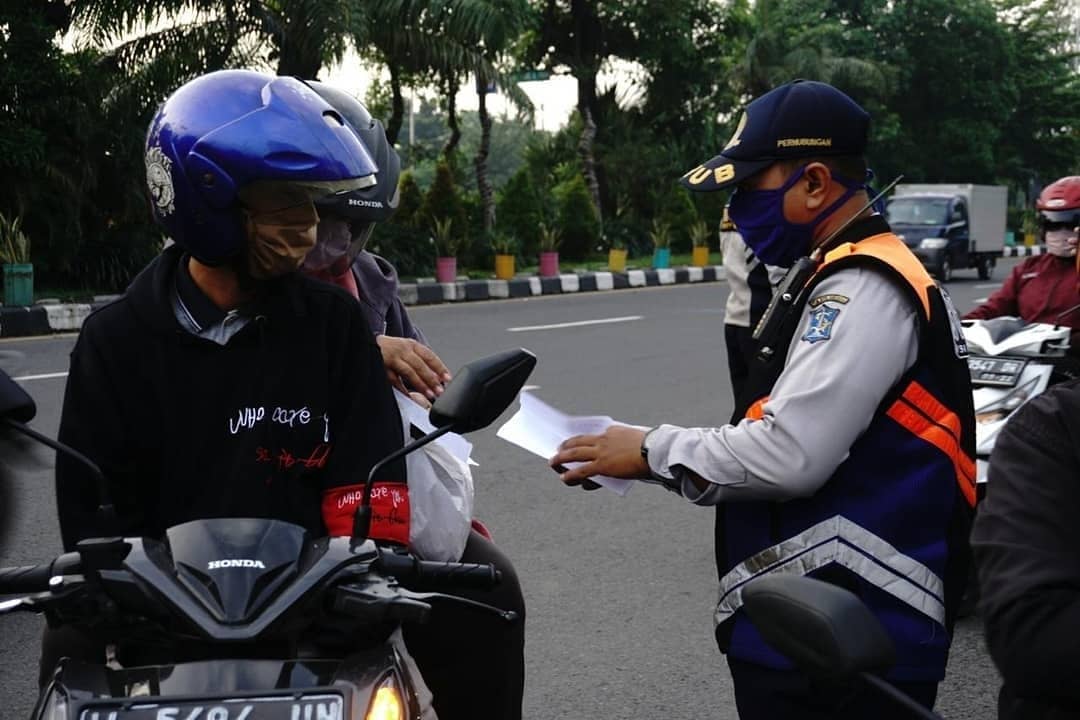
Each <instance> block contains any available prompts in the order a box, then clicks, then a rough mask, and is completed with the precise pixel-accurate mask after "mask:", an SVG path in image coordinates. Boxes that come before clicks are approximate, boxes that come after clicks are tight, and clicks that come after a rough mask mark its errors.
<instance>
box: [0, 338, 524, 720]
mask: <svg viewBox="0 0 1080 720" xmlns="http://www.w3.org/2000/svg"><path fill="white" fill-rule="evenodd" d="M535 364H536V357H535V356H534V355H533V354H532V353H530V352H528V351H526V350H522V349H519V350H512V351H507V352H504V353H500V354H497V355H493V356H490V357H487V358H483V359H480V360H477V361H474V362H472V363H469V364H468V365H466V366H465V367H464V368H463V369H462V370H461V371H460V372H459V373H458V374H457V375H456V376H455V378H454V380H453V382H451V383H450V384H449V385H448V386H447V388H446V391H445V392H444V393H443V395H441V396H440V397H439V398H438V399H437V400H436V401H435V403H434V404H433V406H432V408H431V411H430V416H429V417H430V420H431V423H432V425H433V426H434V427H435V430H433V431H432V432H430V433H428V434H426V435H423V436H422V437H420V438H418V439H415V440H413V441H412V442H409V443H408V444H407V445H405V446H404V447H402V448H401V449H399V450H397V451H395V452H393V453H391V454H390V455H388V456H387V457H385V458H384V459H382V460H381V461H379V462H378V463H376V464H375V466H374V467H373V468H372V469H371V473H370V474H369V476H368V482H367V484H366V485H365V489H364V493H363V498H362V500H361V502H360V504H359V506H358V507H357V510H356V515H355V518H354V524H353V532H352V536H351V537H331V538H311V537H309V536H308V533H307V531H305V530H304V529H303V528H301V527H298V526H296V525H292V524H290V523H287V522H282V521H278V520H269V519H253V518H230V519H211V520H194V521H191V522H187V523H183V524H181V525H178V526H175V527H172V528H170V529H169V530H168V531H167V533H166V537H165V538H138V537H127V538H119V537H110V538H94V539H87V540H83V541H81V542H79V543H78V545H77V549H76V551H75V552H71V553H65V554H63V555H60V556H59V557H57V558H56V559H54V560H53V561H52V562H50V563H46V564H42V565H35V566H27V567H16V568H4V569H0V597H3V596H9V595H14V594H21V595H19V596H18V597H13V598H11V599H8V600H5V601H2V602H0V614H5V613H13V612H20V611H22V612H33V613H44V614H45V616H46V618H47V620H48V622H49V624H50V626H53V627H57V626H64V625H71V626H74V627H76V628H78V629H80V630H82V631H85V632H88V633H92V634H93V635H94V636H95V637H100V638H103V639H105V640H106V642H107V643H108V644H107V646H106V647H107V652H106V653H105V654H104V655H105V656H103V657H102V660H101V662H96V663H88V662H83V661H77V660H72V659H64V660H61V661H60V663H59V664H58V665H57V667H56V668H55V670H54V671H53V673H52V679H51V681H50V682H49V683H48V685H47V686H46V687H45V689H44V691H43V692H42V694H41V696H40V698H39V700H38V703H37V705H36V707H35V709H34V712H33V715H32V718H33V720H68V719H71V720H419V719H420V718H422V717H431V716H432V715H431V714H428V713H429V712H430V711H428V710H426V707H425V698H424V695H423V693H425V692H427V690H426V687H425V686H424V685H423V681H422V679H421V678H420V677H419V674H418V673H417V671H416V670H415V668H414V665H413V664H412V662H411V658H409V657H408V654H407V651H405V649H404V645H403V643H402V642H401V640H400V628H401V626H402V625H403V624H406V623H422V622H424V621H425V620H426V619H427V618H428V617H429V615H430V613H432V612H438V608H437V604H438V603H439V602H450V603H457V604H461V605H467V606H469V607H471V608H474V609H475V610H476V611H478V612H489V613H495V614H497V615H499V616H501V617H502V618H503V619H505V620H506V621H507V622H513V621H515V620H516V614H515V613H513V612H507V611H503V610H501V609H499V608H495V607H491V606H489V605H485V604H483V603H479V602H476V601H473V600H469V599H466V598H461V597H455V596H453V595H447V594H444V593H441V592H438V589H439V588H444V589H445V588H463V587H480V588H490V587H493V586H494V585H495V584H496V583H498V581H499V574H498V571H497V570H496V569H495V568H494V567H493V566H491V565H483V564H468V563H456V562H430V561H422V560H420V559H418V558H416V557H415V556H413V555H411V554H409V553H407V552H405V551H403V550H400V549H394V548H392V547H384V546H379V545H377V544H376V543H375V542H373V541H372V540H371V539H369V538H368V531H369V528H370V523H371V487H372V483H371V479H372V478H373V477H374V476H375V474H376V473H377V472H378V470H379V469H380V468H381V467H383V466H385V465H386V464H388V463H391V462H393V461H395V460H398V459H400V458H401V457H404V456H405V455H406V454H408V453H410V452H413V451H415V450H417V449H419V448H421V447H423V446H424V445H426V444H427V443H429V442H432V441H433V440H435V439H437V438H438V437H440V436H442V435H444V434H446V433H447V432H451V431H453V432H457V433H466V432H472V431H474V430H478V429H481V428H484V427H486V426H487V425H489V424H491V423H492V422H494V420H495V419H496V418H497V417H498V416H499V415H500V414H501V413H502V412H503V411H504V410H505V409H506V408H507V407H508V406H509V405H510V403H511V402H512V401H513V400H514V398H515V397H517V394H518V392H519V391H520V389H521V387H522V386H523V385H524V383H525V380H526V379H527V378H528V376H529V374H530V373H531V372H532V369H533V367H534V366H535ZM34 413H35V407H34V403H33V400H32V399H31V398H30V397H29V396H28V395H27V394H26V393H25V391H23V390H22V388H20V387H19V386H18V385H16V384H15V383H14V382H13V381H12V380H11V379H10V378H9V377H8V376H7V375H5V374H4V373H3V372H2V371H0V425H6V426H7V427H9V428H11V429H14V430H17V431H19V432H21V433H23V434H26V435H30V436H31V437H34V438H35V439H37V440H39V441H41V442H43V443H45V444H47V445H49V446H50V447H52V448H54V449H56V450H57V451H58V452H62V453H65V454H67V455H68V456H70V457H72V458H75V459H77V460H78V461H80V462H83V463H84V464H86V465H87V466H88V467H91V468H92V469H93V472H94V474H95V477H96V478H97V488H98V500H99V503H100V509H99V512H101V513H102V515H103V516H105V517H108V516H109V515H110V514H111V513H112V505H111V500H110V498H109V495H108V489H107V484H106V482H105V479H104V477H103V476H102V474H101V471H100V470H99V469H98V468H96V466H94V465H93V463H92V462H91V461H90V460H89V459H87V458H85V457H84V456H82V455H80V454H79V453H78V452H77V451H75V450H74V449H72V448H68V447H66V446H64V445H63V444H61V443H59V442H57V441H55V440H52V439H51V438H47V437H44V436H42V435H41V434H40V433H37V432H36V431H34V430H33V429H31V428H29V427H28V426H27V425H26V423H27V422H29V420H30V419H32V418H33V416H34ZM403 584H408V585H409V588H406V587H404V586H403ZM129 660H134V661H135V662H130V661H129ZM429 704H430V703H429V702H428V703H427V705H429Z"/></svg>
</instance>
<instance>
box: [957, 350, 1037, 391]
mask: <svg viewBox="0 0 1080 720" xmlns="http://www.w3.org/2000/svg"><path fill="white" fill-rule="evenodd" d="M1026 365H1027V360H1018V359H1016V358H993V357H983V356H982V355H971V356H969V357H968V370H969V371H970V372H971V382H972V383H974V384H975V385H997V386H1000V387H1013V386H1014V385H1016V383H1017V382H1018V381H1019V380H1020V375H1021V373H1023V372H1024V367H1025V366H1026Z"/></svg>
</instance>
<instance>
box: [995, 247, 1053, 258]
mask: <svg viewBox="0 0 1080 720" xmlns="http://www.w3.org/2000/svg"><path fill="white" fill-rule="evenodd" d="M1045 252H1046V246H1045V245H1012V246H1006V247H1005V249H1004V250H1002V251H1001V257H1030V256H1032V255H1042V254H1044V253H1045Z"/></svg>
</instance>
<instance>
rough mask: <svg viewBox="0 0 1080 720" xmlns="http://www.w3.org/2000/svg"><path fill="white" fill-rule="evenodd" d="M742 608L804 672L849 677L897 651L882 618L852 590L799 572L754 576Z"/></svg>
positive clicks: (888, 661) (880, 665) (874, 668)
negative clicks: (761, 576) (875, 615)
mask: <svg viewBox="0 0 1080 720" xmlns="http://www.w3.org/2000/svg"><path fill="white" fill-rule="evenodd" d="M742 597H743V603H744V607H745V608H746V614H747V615H748V616H749V617H750V620H751V622H753V623H754V626H755V627H756V628H757V629H758V632H760V633H761V635H762V637H764V638H765V641H766V642H767V643H769V645H772V646H773V648H775V649H776V650H778V651H780V652H781V653H783V654H784V655H785V656H787V657H788V658H789V659H791V660H792V661H793V662H794V663H795V664H796V665H797V666H799V668H801V669H802V670H803V671H804V672H806V673H808V674H810V675H813V676H816V677H821V678H826V679H832V680H850V679H852V678H853V677H856V676H858V675H859V674H860V673H862V672H871V673H880V672H883V671H885V670H888V669H889V668H890V667H892V665H893V663H894V662H895V661H896V653H895V650H894V649H893V644H892V640H891V639H890V638H889V636H888V635H887V634H886V632H885V630H884V629H883V628H882V627H881V623H879V622H878V620H877V618H875V617H874V615H873V614H872V613H871V612H870V610H869V608H867V607H866V605H864V604H863V602H862V601H861V600H859V598H857V597H856V596H855V595H854V594H853V593H851V592H849V591H847V590H845V589H843V588H841V587H837V586H836V585H830V584H829V583H825V582H822V581H820V580H814V579H813V578H808V577H803V576H801V575H775V576H771V577H763V578H760V579H758V580H754V581H753V582H750V583H748V584H747V585H746V587H745V588H744V589H743V591H742Z"/></svg>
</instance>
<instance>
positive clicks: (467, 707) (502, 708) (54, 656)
mask: <svg viewBox="0 0 1080 720" xmlns="http://www.w3.org/2000/svg"><path fill="white" fill-rule="evenodd" d="M461 562H472V563H491V564H493V565H495V566H496V567H497V568H498V569H499V571H500V572H501V573H502V582H501V583H500V584H499V586H498V587H496V588H495V589H493V590H463V591H453V592H452V594H454V595H459V596H461V597H467V598H470V599H472V600H477V601H479V602H483V603H487V604H488V605H494V606H496V607H498V608H501V609H503V610H513V611H515V612H516V613H517V614H518V619H517V620H516V621H514V622H512V623H511V622H507V621H505V620H503V619H501V618H498V617H496V616H495V615H493V614H487V613H484V612H482V611H478V610H475V609H473V608H468V607H462V606H456V605H454V604H452V603H451V602H448V601H439V600H436V601H434V604H433V610H432V612H431V614H430V619H429V621H428V622H427V623H426V624H424V625H416V626H409V627H405V628H404V631H403V634H404V636H405V644H406V646H407V647H408V649H409V653H410V654H412V656H413V658H414V659H415V660H416V664H417V666H418V667H419V668H420V673H421V674H422V675H423V676H424V681H425V682H426V683H427V685H428V687H429V688H430V689H431V693H432V695H433V696H434V704H435V711H436V712H437V713H438V715H439V720H457V719H459V718H460V719H461V720H465V719H466V718H467V719H468V720H482V719H485V718H492V719H493V720H494V719H496V718H497V719H499V720H520V718H521V700H522V695H523V693H524V690H525V600H524V598H523V597H522V594H521V585H520V583H519V582H518V577H517V573H516V572H515V571H514V566H513V564H512V563H511V562H510V560H509V558H507V557H506V555H504V554H503V553H502V552H500V551H499V549H498V548H497V547H495V545H494V544H492V543H491V542H489V541H488V540H486V539H484V537H483V536H481V535H480V534H478V533H476V532H473V533H472V534H471V535H470V537H469V540H468V542H467V543H466V545H465V553H464V555H463V556H462V558H461ZM63 657H71V658H76V659H79V660H84V661H86V662H93V663H100V662H104V657H105V646H104V642H103V641H101V640H100V639H98V638H94V637H91V636H90V635H88V634H86V633H84V632H82V631H81V630H79V629H78V628H75V627H71V626H67V627H60V628H56V629H48V628H46V630H45V635H44V637H43V638H42V643H41V665H40V670H39V676H38V682H39V683H40V685H41V687H44V686H45V685H46V684H48V682H49V681H50V680H51V679H52V674H53V670H54V668H55V667H56V664H57V663H58V662H59V661H60V659H61V658H63Z"/></svg>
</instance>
